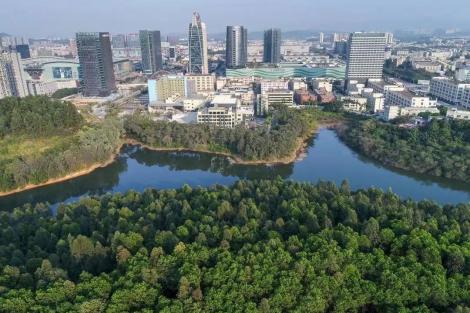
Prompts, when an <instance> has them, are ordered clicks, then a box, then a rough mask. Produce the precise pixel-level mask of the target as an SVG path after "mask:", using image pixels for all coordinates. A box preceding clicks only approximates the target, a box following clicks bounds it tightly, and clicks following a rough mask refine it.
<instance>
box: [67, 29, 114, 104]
mask: <svg viewBox="0 0 470 313" xmlns="http://www.w3.org/2000/svg"><path fill="white" fill-rule="evenodd" d="M76 37H77V51H78V60H79V62H80V77H81V81H80V88H81V91H82V93H83V95H84V96H86V97H107V96H109V95H110V94H111V93H112V92H113V91H114V90H115V89H116V81H115V78H114V68H113V55H112V52H111V41H110V36H109V33H77V35H76Z"/></svg>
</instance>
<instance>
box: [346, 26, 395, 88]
mask: <svg viewBox="0 0 470 313" xmlns="http://www.w3.org/2000/svg"><path fill="white" fill-rule="evenodd" d="M385 41H386V38H385V34H384V33H352V34H350V36H349V41H348V63H347V66H346V79H347V80H358V81H365V80H367V79H369V78H375V79H377V78H382V75H383V73H382V71H383V66H384V59H385Z"/></svg>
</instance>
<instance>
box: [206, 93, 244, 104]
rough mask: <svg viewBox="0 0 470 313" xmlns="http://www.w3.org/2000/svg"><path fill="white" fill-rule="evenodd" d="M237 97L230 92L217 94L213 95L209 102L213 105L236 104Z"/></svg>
mask: <svg viewBox="0 0 470 313" xmlns="http://www.w3.org/2000/svg"><path fill="white" fill-rule="evenodd" d="M238 101H239V99H238V98H237V97H234V96H233V95H231V94H219V95H215V96H214V99H212V101H211V103H212V104H213V105H224V106H226V105H237V104H238Z"/></svg>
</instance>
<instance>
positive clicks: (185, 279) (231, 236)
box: [0, 179, 470, 313]
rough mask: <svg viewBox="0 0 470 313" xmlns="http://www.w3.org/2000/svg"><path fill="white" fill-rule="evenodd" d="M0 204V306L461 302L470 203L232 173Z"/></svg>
mask: <svg viewBox="0 0 470 313" xmlns="http://www.w3.org/2000/svg"><path fill="white" fill-rule="evenodd" d="M56 213H57V214H56V215H55V216H54V215H52V213H51V210H50V208H49V207H48V206H47V205H37V206H36V207H31V205H26V206H24V207H22V208H18V209H15V210H14V211H12V212H0V226H1V227H0V268H1V273H0V312H9V313H11V312H12V313H16V312H52V311H54V312H449V313H450V312H468V311H469V308H470V279H469V274H470V245H469V242H470V206H469V205H468V204H467V205H457V206H439V205H437V204H435V203H432V202H428V201H423V202H412V201H402V200H400V199H399V198H398V196H396V195H395V194H393V193H390V192H382V191H380V190H378V189H369V190H359V191H356V192H351V191H350V188H349V186H348V184H347V183H346V182H344V183H343V184H342V185H341V186H339V187H338V186H336V185H335V184H332V183H319V184H317V185H312V184H301V183H294V182H286V181H282V180H280V179H277V180H273V181H239V182H237V183H235V184H234V185H233V186H232V187H222V186H214V187H211V188H208V189H207V188H191V187H189V186H184V187H182V188H181V189H178V190H152V189H149V190H146V191H145V192H143V193H137V192H133V191H129V192H126V193H125V194H120V193H117V194H114V195H111V194H108V195H104V196H102V197H92V198H83V199H81V200H80V201H78V202H75V203H72V204H67V205H61V206H59V208H58V209H57V212H56Z"/></svg>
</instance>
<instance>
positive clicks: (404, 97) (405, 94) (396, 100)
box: [385, 90, 431, 108]
mask: <svg viewBox="0 0 470 313" xmlns="http://www.w3.org/2000/svg"><path fill="white" fill-rule="evenodd" d="M385 103H386V104H387V105H398V106H401V107H420V108H428V107H430V106H431V102H430V100H429V97H422V96H418V95H416V94H414V93H412V92H410V91H408V90H402V91H389V92H387V94H386V96H385Z"/></svg>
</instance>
